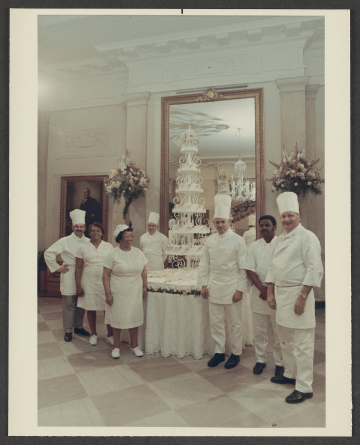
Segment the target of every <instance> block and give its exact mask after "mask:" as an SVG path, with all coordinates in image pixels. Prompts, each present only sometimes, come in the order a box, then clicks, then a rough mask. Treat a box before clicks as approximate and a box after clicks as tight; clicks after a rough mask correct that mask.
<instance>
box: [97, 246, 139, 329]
mask: <svg viewBox="0 0 360 445" xmlns="http://www.w3.org/2000/svg"><path fill="white" fill-rule="evenodd" d="M147 262H148V260H147V259H146V257H145V255H144V254H143V253H142V252H141V250H140V249H137V248H136V247H131V250H129V251H124V250H121V249H120V248H119V247H115V249H113V250H112V252H110V253H109V254H108V255H107V256H106V257H105V260H104V263H103V265H104V267H106V268H108V269H111V271H112V273H111V277H110V289H111V295H112V296H113V305H112V306H109V305H108V306H107V316H108V319H109V323H110V325H111V327H113V328H117V329H131V328H136V327H138V326H141V325H142V324H143V322H144V308H143V281H142V278H141V272H142V271H143V269H144V266H145V264H147Z"/></svg>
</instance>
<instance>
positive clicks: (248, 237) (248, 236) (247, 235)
mask: <svg viewBox="0 0 360 445" xmlns="http://www.w3.org/2000/svg"><path fill="white" fill-rule="evenodd" d="M243 238H244V240H245V242H246V246H247V247H249V246H250V244H252V243H253V242H255V241H256V229H255V215H250V216H249V230H247V231H246V232H244V234H243Z"/></svg>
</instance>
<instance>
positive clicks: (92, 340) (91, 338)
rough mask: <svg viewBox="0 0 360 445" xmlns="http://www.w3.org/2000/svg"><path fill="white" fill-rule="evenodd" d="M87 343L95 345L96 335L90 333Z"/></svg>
mask: <svg viewBox="0 0 360 445" xmlns="http://www.w3.org/2000/svg"><path fill="white" fill-rule="evenodd" d="M89 343H90V344H91V345H92V346H95V345H97V335H92V336H91V337H90V340H89Z"/></svg>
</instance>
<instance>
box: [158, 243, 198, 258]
mask: <svg viewBox="0 0 360 445" xmlns="http://www.w3.org/2000/svg"><path fill="white" fill-rule="evenodd" d="M203 248H204V246H187V245H186V244H177V245H174V246H169V247H167V249H166V255H175V256H179V255H181V256H191V257H200V256H201V253H202V251H203Z"/></svg>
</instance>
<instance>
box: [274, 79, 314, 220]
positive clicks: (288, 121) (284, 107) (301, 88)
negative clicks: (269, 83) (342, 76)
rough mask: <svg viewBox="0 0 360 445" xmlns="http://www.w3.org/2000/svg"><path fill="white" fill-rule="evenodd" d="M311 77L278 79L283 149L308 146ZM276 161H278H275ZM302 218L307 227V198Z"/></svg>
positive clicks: (304, 200)
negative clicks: (307, 105) (308, 85)
mask: <svg viewBox="0 0 360 445" xmlns="http://www.w3.org/2000/svg"><path fill="white" fill-rule="evenodd" d="M309 79H310V77H309V76H304V77H291V78H285V79H276V80H275V82H276V85H277V87H278V88H279V90H280V115H281V150H282V149H283V148H284V149H285V151H286V152H287V153H291V152H292V151H294V147H295V144H296V143H297V145H298V147H299V148H300V149H301V148H303V147H305V146H306V107H305V88H306V85H307V84H308V82H309ZM275 162H276V161H275ZM299 204H300V212H301V220H302V224H303V225H304V227H307V213H308V212H307V207H308V206H307V199H306V198H305V199H303V198H301V197H300V198H299Z"/></svg>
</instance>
